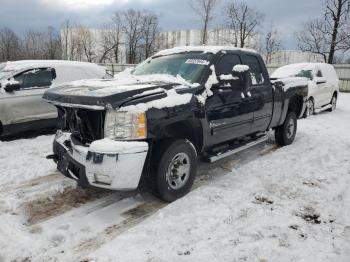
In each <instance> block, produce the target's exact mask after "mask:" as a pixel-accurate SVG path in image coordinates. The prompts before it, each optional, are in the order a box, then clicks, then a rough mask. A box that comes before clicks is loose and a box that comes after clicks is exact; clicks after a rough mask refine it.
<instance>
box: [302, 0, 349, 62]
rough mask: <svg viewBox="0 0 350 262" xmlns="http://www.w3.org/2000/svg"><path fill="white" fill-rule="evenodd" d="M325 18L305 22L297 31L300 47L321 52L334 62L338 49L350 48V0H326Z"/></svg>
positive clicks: (329, 60)
mask: <svg viewBox="0 0 350 262" xmlns="http://www.w3.org/2000/svg"><path fill="white" fill-rule="evenodd" d="M325 4H326V6H325V11H324V15H323V18H317V19H313V20H310V21H308V22H307V23H304V24H303V29H302V30H301V31H300V32H297V33H296V36H297V38H298V42H299V48H300V49H301V50H303V51H310V52H313V53H316V54H321V55H322V56H323V57H324V59H325V62H328V63H330V64H332V63H333V62H334V57H335V54H336V52H338V51H346V50H349V49H350V30H349V27H350V18H349V14H350V0H326V2H325Z"/></svg>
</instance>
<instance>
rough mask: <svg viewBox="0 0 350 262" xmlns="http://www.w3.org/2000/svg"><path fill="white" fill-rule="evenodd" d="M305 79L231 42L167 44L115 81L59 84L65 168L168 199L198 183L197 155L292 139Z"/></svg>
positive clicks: (59, 137) (81, 180) (89, 180)
mask: <svg viewBox="0 0 350 262" xmlns="http://www.w3.org/2000/svg"><path fill="white" fill-rule="evenodd" d="M306 98H307V81H306V80H304V79H302V78H289V79H281V80H278V79H275V80H271V79H270V78H269V75H268V72H267V69H266V66H265V64H264V62H263V60H262V58H261V56H260V55H259V54H258V53H257V52H255V51H252V50H246V49H238V48H231V47H216V46H212V47H184V48H174V49H169V50H164V51H161V52H159V53H157V54H156V55H154V56H152V57H151V58H149V59H147V60H146V61H144V62H143V63H141V64H140V65H138V66H137V67H136V68H135V69H133V70H129V72H123V73H120V74H119V75H117V76H116V77H115V79H113V80H86V81H78V82H72V83H71V84H69V85H65V86H61V87H56V88H52V89H50V90H48V91H46V93H45V94H44V99H46V100H47V101H48V102H50V103H52V104H54V105H56V106H57V108H58V111H59V116H60V119H61V128H60V130H59V131H58V132H57V134H56V136H55V140H54V144H53V152H54V154H53V155H51V156H48V157H49V158H52V159H53V160H54V161H55V162H57V168H58V170H59V171H60V172H61V173H62V174H64V175H65V176H68V177H70V178H72V179H75V180H76V181H77V182H78V184H80V185H81V186H83V187H84V186H92V187H100V188H106V189H112V190H134V189H136V188H137V187H138V186H139V185H140V184H143V185H144V184H146V185H147V187H148V188H149V189H151V190H152V192H153V193H154V194H156V195H157V196H158V197H160V198H161V199H163V200H164V201H174V200H176V199H177V198H179V197H182V196H183V195H185V194H186V193H187V192H189V191H190V189H191V187H192V184H193V181H194V179H195V176H196V170H197V164H198V160H202V161H208V162H214V161H216V160H219V159H221V158H224V157H227V156H229V155H231V154H234V153H236V152H238V151H240V150H243V149H245V148H248V147H250V146H253V145H255V144H257V143H260V142H262V141H264V140H266V139H267V135H266V132H267V131H268V130H270V129H274V131H275V138H276V142H277V144H279V145H281V146H283V145H288V144H291V143H292V142H293V140H294V138H295V135H296V130H297V119H298V118H300V117H301V116H302V115H303V112H304V110H305V101H306Z"/></svg>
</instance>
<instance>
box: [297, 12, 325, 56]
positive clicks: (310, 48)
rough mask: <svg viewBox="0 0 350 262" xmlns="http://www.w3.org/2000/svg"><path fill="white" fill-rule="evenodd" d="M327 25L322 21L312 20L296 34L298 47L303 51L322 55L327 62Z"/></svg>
mask: <svg viewBox="0 0 350 262" xmlns="http://www.w3.org/2000/svg"><path fill="white" fill-rule="evenodd" d="M325 31H327V30H326V26H325V23H324V21H323V20H322V19H314V20H310V21H308V22H306V23H304V24H303V30H302V31H300V32H297V33H296V37H297V39H298V42H299V43H298V47H299V49H300V50H302V51H306V52H312V53H315V54H319V55H322V57H323V59H324V61H325V62H327V56H328V50H329V49H328V46H329V45H328V41H327V39H326V38H325V35H324V32H325Z"/></svg>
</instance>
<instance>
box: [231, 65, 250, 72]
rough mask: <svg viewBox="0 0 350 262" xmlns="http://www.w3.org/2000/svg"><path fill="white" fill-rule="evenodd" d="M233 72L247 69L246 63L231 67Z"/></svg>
mask: <svg viewBox="0 0 350 262" xmlns="http://www.w3.org/2000/svg"><path fill="white" fill-rule="evenodd" d="M232 70H233V71H234V72H238V73H243V72H246V71H248V70H249V66H247V65H235V66H234V67H233V69H232Z"/></svg>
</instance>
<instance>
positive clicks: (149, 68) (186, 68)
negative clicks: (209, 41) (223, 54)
mask: <svg viewBox="0 0 350 262" xmlns="http://www.w3.org/2000/svg"><path fill="white" fill-rule="evenodd" d="M212 56H213V55H212V54H209V53H202V52H189V53H184V54H172V55H167V56H159V57H154V58H151V59H148V60H146V61H145V62H143V63H141V64H140V65H138V66H137V67H136V68H135V70H134V72H133V73H132V74H133V75H153V74H166V75H172V76H175V77H176V76H178V75H180V76H181V77H182V78H183V79H185V80H186V81H188V82H190V83H199V82H200V81H201V78H202V76H203V70H204V69H205V68H206V67H207V66H208V65H209V61H210V59H211V58H212Z"/></svg>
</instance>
